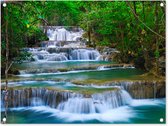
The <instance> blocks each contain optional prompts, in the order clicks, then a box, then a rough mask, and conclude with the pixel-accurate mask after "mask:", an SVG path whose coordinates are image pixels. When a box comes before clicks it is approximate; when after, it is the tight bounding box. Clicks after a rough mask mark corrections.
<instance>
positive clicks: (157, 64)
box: [155, 2, 159, 74]
mask: <svg viewBox="0 0 168 126" xmlns="http://www.w3.org/2000/svg"><path fill="white" fill-rule="evenodd" d="M158 23H159V22H158V2H156V3H155V32H157V33H158V32H159V31H158V29H159V25H158ZM155 42H156V52H158V53H159V43H158V37H157V36H156V35H155ZM158 72H159V55H158V56H156V74H159V73H158Z"/></svg>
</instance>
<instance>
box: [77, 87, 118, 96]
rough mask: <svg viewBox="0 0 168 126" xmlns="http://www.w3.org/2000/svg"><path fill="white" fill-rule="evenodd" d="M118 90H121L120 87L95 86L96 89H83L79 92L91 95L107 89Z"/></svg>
mask: <svg viewBox="0 0 168 126" xmlns="http://www.w3.org/2000/svg"><path fill="white" fill-rule="evenodd" d="M116 90H119V89H118V88H95V89H83V90H80V91H77V92H78V93H80V94H84V95H86V96H90V95H92V94H96V93H103V92H107V91H116Z"/></svg>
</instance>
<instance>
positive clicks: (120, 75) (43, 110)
mask: <svg viewBox="0 0 168 126" xmlns="http://www.w3.org/2000/svg"><path fill="white" fill-rule="evenodd" d="M111 63H112V62H104V61H102V62H95V61H85V62H83V61H80V62H77V61H70V62H47V63H46V62H41V63H40V62H38V63H36V62H33V63H23V64H17V65H16V64H15V65H14V66H13V67H15V68H16V69H19V70H29V69H58V68H69V67H89V66H93V65H104V64H111ZM143 73H144V71H142V70H138V69H133V68H122V69H103V70H78V71H68V72H59V73H37V74H22V75H19V76H18V77H19V78H22V79H26V78H31V79H32V80H33V81H18V82H10V83H9V86H10V87H24V88H28V87H36V88H38V87H44V88H45V87H49V88H52V89H63V90H83V89H85V90H87V89H88V90H92V89H93V90H95V89H96V90H97V89H98V88H107V89H108V88H109V89H110V88H111V87H99V86H95V85H91V86H86V85H85V86H80V85H74V84H73V83H72V82H71V81H74V80H79V81H80V80H89V79H93V80H101V81H103V80H115V79H132V78H134V77H135V76H136V75H141V74H143ZM40 78H41V79H43V80H44V81H35V79H40ZM50 79H51V80H52V79H61V81H60V82H58V81H51V80H50ZM113 88H114V87H113ZM165 103H166V101H165V99H155V100H153V99H145V100H144V99H143V100H135V99H133V101H132V103H130V104H129V105H126V106H122V107H119V108H116V109H111V110H108V111H105V112H103V113H93V114H91V113H89V114H74V113H65V112H62V111H60V110H57V109H52V108H50V107H48V106H36V107H19V108H10V109H9V110H8V118H7V123H11V124H13V123H14V124H16V123H21V124H24V123H30V124H34V123H40V124H42V123H45V124H47V123H51V124H54V123H58V124H59V123H68V124H69V123H91V124H94V123H107V124H109V123H110V124H111V123H112V124H120V123H122V124H130V123H131V124H134V123H136V124H137V123H143V124H144V123H159V124H160V123H165V121H164V122H160V118H163V119H164V120H165V113H166V112H165V110H166V105H165ZM1 114H2V115H1V116H2V117H3V115H4V112H3V111H2V112H1Z"/></svg>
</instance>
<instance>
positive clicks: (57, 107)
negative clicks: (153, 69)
mask: <svg viewBox="0 0 168 126" xmlns="http://www.w3.org/2000/svg"><path fill="white" fill-rule="evenodd" d="M83 33H84V31H83V30H82V29H80V28H75V29H71V30H67V29H65V28H64V27H57V26H54V27H48V31H47V34H48V37H49V41H45V42H42V44H41V47H37V48H25V49H23V50H24V51H27V52H29V53H31V54H32V58H31V59H30V60H29V61H25V62H24V63H22V64H17V63H15V64H14V65H13V67H14V68H16V69H18V70H19V73H20V74H19V75H15V78H17V79H18V80H15V81H9V88H10V89H9V109H8V118H7V123H10V124H16V123H20V124H24V123H32V124H34V123H51V124H54V123H66V124H67V123H68V124H69V123H91V124H93V123H106V124H109V123H115V124H121V123H124V124H128V123H131V124H133V123H142V124H143V123H165V114H166V100H165V97H159V96H158V97H156V96H157V93H156V92H155V87H154V88H153V87H152V90H151V89H149V90H150V94H147V95H144V96H143V97H142V95H143V94H145V93H144V92H143V89H141V90H142V92H141V93H136V91H134V90H136V89H130V87H131V86H132V85H134V84H132V83H131V82H130V83H127V82H123V81H122V82H120V83H119V84H118V83H115V84H103V82H106V81H115V80H124V79H127V80H129V79H130V80H131V79H134V78H135V77H136V76H138V75H142V74H143V73H144V71H142V70H139V69H136V68H134V67H132V66H131V67H130V66H126V67H125V66H112V67H109V65H114V64H116V63H115V62H112V61H107V60H103V59H102V58H101V53H100V52H99V51H98V50H96V49H93V48H88V47H86V45H85V43H83V42H82V40H81V39H82V34H83ZM19 79H20V80H19ZM81 82H83V83H84V84H83V83H81ZM100 82H101V83H100ZM3 85H5V83H4V82H2V86H3ZM139 88H141V87H139ZM143 88H144V87H143ZM130 90H132V91H130ZM137 90H138V91H139V90H140V89H137ZM144 91H145V90H144ZM132 94H134V95H132ZM151 94H152V95H151ZM137 97H138V98H137ZM3 99H4V95H3V91H2V95H1V115H2V117H3V115H4V102H3ZM160 118H163V119H164V121H163V122H160Z"/></svg>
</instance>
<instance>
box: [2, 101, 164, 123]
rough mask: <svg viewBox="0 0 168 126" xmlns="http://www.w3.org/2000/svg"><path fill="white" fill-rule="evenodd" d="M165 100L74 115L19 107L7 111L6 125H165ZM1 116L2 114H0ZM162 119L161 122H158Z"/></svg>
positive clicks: (37, 107)
mask: <svg viewBox="0 0 168 126" xmlns="http://www.w3.org/2000/svg"><path fill="white" fill-rule="evenodd" d="M165 108H166V105H165V99H155V100H153V99H150V100H149V99H145V100H144V99H143V100H133V101H132V103H131V104H130V105H128V106H123V107H119V108H116V109H111V110H108V111H105V112H103V113H93V114H74V113H65V112H60V111H59V110H57V109H52V108H50V107H47V106H36V107H20V108H13V109H10V110H9V111H8V119H7V123H11V124H13V123H20V124H23V123H40V124H42V123H43V124H46V123H50V124H52V123H67V124H68V123H91V124H94V123H107V124H109V123H112V124H120V123H122V124H123V123H124V124H125V123H126V124H127V123H131V124H133V123H157V124H160V123H165ZM1 114H2V116H3V114H4V112H2V113H1ZM160 118H163V120H164V121H163V122H160Z"/></svg>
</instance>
